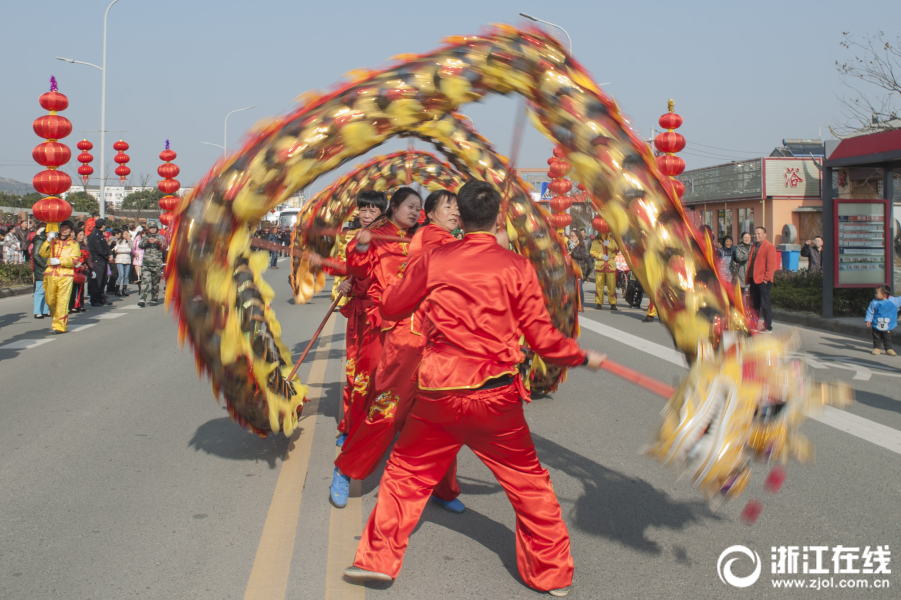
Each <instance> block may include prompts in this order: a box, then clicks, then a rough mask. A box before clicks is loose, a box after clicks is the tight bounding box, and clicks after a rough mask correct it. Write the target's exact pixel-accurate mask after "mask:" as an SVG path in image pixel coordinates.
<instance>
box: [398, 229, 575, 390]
mask: <svg viewBox="0 0 901 600" xmlns="http://www.w3.org/2000/svg"><path fill="white" fill-rule="evenodd" d="M420 304H422V307H423V309H424V313H425V318H424V321H425V322H424V328H425V331H424V333H425V335H426V337H427V339H428V342H427V345H426V349H425V352H424V355H423V359H422V363H421V365H420V367H419V387H420V389H423V390H450V389H474V388H478V387H480V386H482V385H483V384H484V383H485V382H486V381H488V380H489V379H492V378H495V377H500V376H502V375H515V374H516V365H517V364H518V363H519V362H521V361H522V359H523V355H522V351H521V350H520V347H519V335H520V332H522V334H523V335H524V336H525V338H526V341H527V342H528V343H529V346H530V347H531V348H532V349H534V350H535V351H536V352H537V353H538V354H540V355H541V356H542V358H544V359H545V360H547V361H548V362H551V363H555V364H560V365H567V366H578V365H581V364H582V362H583V361H584V360H585V355H586V352H585V351H584V350H582V349H581V348H580V347H579V344H578V343H577V342H576V340H574V339H571V338H567V337H565V336H564V335H563V334H562V333H560V332H559V331H558V330H557V329H555V328H554V326H553V324H552V323H551V318H550V315H549V314H548V312H547V308H545V306H544V297H543V296H542V294H541V288H540V287H539V285H538V276H537V275H536V274H535V269H534V268H533V267H532V265H531V264H530V263H529V261H528V260H527V259H525V258H523V257H522V256H519V255H518V254H516V253H514V252H511V251H509V250H506V249H504V248H502V247H501V246H500V245H499V244H498V243H497V239H496V238H495V236H494V234H491V233H484V232H475V233H468V234H466V237H465V238H464V239H463V241H462V242H460V243H457V244H447V245H445V246H443V247H441V248H437V249H435V250H433V251H431V252H429V253H427V254H425V255H424V256H423V257H422V258H421V259H420V260H418V261H416V263H415V264H413V265H412V266H411V268H410V269H409V270H407V272H406V274H405V275H404V277H403V280H402V281H401V282H399V283H397V284H395V285H393V286H391V287H390V288H388V289H387V290H385V293H384V294H383V295H382V302H381V313H382V317H383V318H384V319H386V320H399V319H402V318H404V317H406V316H408V315H411V314H413V313H414V312H415V311H416V310H417V308H418V307H419V306H420Z"/></svg>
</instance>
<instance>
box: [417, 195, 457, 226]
mask: <svg viewBox="0 0 901 600" xmlns="http://www.w3.org/2000/svg"><path fill="white" fill-rule="evenodd" d="M444 198H447V199H448V201H450V200H453V201H454V202H456V201H457V195H456V194H455V193H453V192H449V191H448V190H435V191H434V192H432V193H431V194H429V195H428V197H426V199H425V206H424V207H423V208H424V210H425V223H423V224H422V225H423V227H424V226H426V225H428V224H429V223H431V222H432V220H431V219H430V218H429V213H430V212H432V211H434V210H435V209H437V208H438V205H439V204H441V200H442V199H444Z"/></svg>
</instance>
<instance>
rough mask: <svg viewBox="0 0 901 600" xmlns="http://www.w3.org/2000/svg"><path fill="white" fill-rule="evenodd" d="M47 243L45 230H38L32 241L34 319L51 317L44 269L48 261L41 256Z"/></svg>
mask: <svg viewBox="0 0 901 600" xmlns="http://www.w3.org/2000/svg"><path fill="white" fill-rule="evenodd" d="M46 241H47V235H46V234H45V233H44V228H43V227H41V228H40V229H38V232H37V234H36V235H35V236H34V238H33V239H32V240H31V243H32V244H33V246H32V250H31V252H32V254H31V256H32V259H31V260H32V263H31V266H32V269H33V270H34V318H35V319H43V318H44V317H49V316H50V307H49V306H47V302H46V301H45V300H44V269H46V268H47V259H46V258H44V257H43V256H41V255H40V254H39V253H40V251H41V246H43V245H44V243H45V242H46Z"/></svg>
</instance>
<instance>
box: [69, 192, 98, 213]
mask: <svg viewBox="0 0 901 600" xmlns="http://www.w3.org/2000/svg"><path fill="white" fill-rule="evenodd" d="M66 201H67V202H68V203H69V204H71V205H72V210H74V211H75V212H86V213H92V212H95V211H99V210H100V205H99V204H98V203H97V200H95V199H94V197H93V196H92V195H90V194H88V193H87V192H72V193H71V194H69V195H68V196H66Z"/></svg>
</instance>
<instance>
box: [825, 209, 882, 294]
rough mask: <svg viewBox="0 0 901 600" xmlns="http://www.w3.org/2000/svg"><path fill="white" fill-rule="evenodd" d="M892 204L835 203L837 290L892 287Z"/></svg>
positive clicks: (834, 249)
mask: <svg viewBox="0 0 901 600" xmlns="http://www.w3.org/2000/svg"><path fill="white" fill-rule="evenodd" d="M890 210H891V203H890V202H889V201H888V200H841V199H837V200H835V215H834V217H835V221H834V222H835V232H834V233H835V237H834V238H833V242H834V247H833V249H832V251H833V252H834V253H835V254H834V256H835V263H834V264H835V287H837V288H867V287H878V286H880V285H890V283H889V277H890V275H891V268H890V267H889V264H890V263H889V253H890V251H891V248H890V246H889V243H890V242H889V231H890V229H889V226H890V224H891V221H890V220H889V216H890V213H889V211H890Z"/></svg>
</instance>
